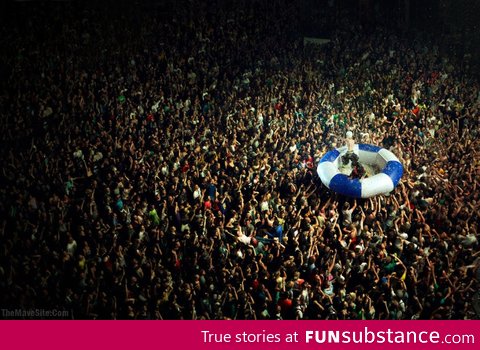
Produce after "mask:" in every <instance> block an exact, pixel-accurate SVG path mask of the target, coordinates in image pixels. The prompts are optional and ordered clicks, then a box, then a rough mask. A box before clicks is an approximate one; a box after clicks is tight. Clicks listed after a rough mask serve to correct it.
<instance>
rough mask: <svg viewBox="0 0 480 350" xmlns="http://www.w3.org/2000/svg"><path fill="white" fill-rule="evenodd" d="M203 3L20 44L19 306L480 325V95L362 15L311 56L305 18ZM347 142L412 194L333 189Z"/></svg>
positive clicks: (433, 55)
mask: <svg viewBox="0 0 480 350" xmlns="http://www.w3.org/2000/svg"><path fill="white" fill-rule="evenodd" d="M190 6H197V7H198V8H197V7H196V8H195V9H190V8H189V9H187V10H185V11H186V12H185V13H182V12H179V14H178V15H172V16H171V17H169V18H167V19H164V18H161V19H158V18H157V16H154V15H151V14H146V13H142V14H141V16H139V14H138V13H137V12H138V11H137V10H132V13H130V14H128V15H126V14H125V13H122V14H121V15H118V18H117V17H115V15H111V18H110V17H109V20H108V22H105V21H104V17H102V16H101V15H100V14H96V13H92V12H82V13H81V15H79V14H78V12H77V11H71V12H68V11H66V10H65V12H66V13H64V12H62V13H59V11H56V10H55V9H49V10H48V11H47V10H45V9H44V8H42V9H43V10H42V9H40V10H38V11H36V13H35V14H29V15H28V16H27V17H26V18H28V20H26V21H22V25H21V26H20V25H18V24H17V25H16V26H15V23H13V24H12V27H9V28H8V29H7V28H5V27H3V29H2V30H3V31H4V32H5V35H3V36H2V37H8V38H11V39H12V40H10V41H9V42H8V44H7V46H6V50H4V51H3V50H2V57H1V59H2V62H5V63H6V67H8V69H7V70H4V71H2V74H4V75H5V79H3V80H4V81H3V83H2V93H1V94H0V98H1V103H0V106H1V107H0V108H1V109H2V144H3V145H2V152H1V159H2V165H3V166H2V173H1V176H2V183H3V184H4V185H2V186H1V187H0V212H1V215H0V217H1V219H0V220H1V222H0V236H1V241H2V244H1V249H0V251H1V253H0V257H1V265H0V288H1V292H0V300H1V304H2V307H4V308H5V307H9V308H15V309H18V308H20V309H30V308H33V307H35V308H40V307H42V308H55V309H64V310H68V311H69V312H68V315H69V316H68V317H69V318H87V319H92V318H96V319H117V318H118V319H417V318H420V319H464V318H467V319H469V318H473V317H475V315H474V308H473V307H472V300H473V298H474V296H475V293H476V291H478V287H479V285H478V280H477V279H476V278H475V276H476V273H477V272H478V271H479V270H478V266H479V258H480V253H479V249H478V248H479V243H478V222H479V209H480V199H479V190H478V186H479V183H478V178H479V174H480V163H479V162H480V153H479V152H480V141H479V137H478V136H479V134H478V133H479V123H478V120H479V119H478V117H479V106H480V89H479V85H478V81H475V80H473V79H472V78H471V77H469V76H466V75H465V74H463V73H462V70H461V69H459V68H458V66H457V61H456V60H455V58H454V57H446V56H445V57H443V56H442V55H441V54H440V53H439V52H438V50H436V49H435V47H434V46H431V44H429V43H427V42H419V41H415V40H410V39H408V40H407V39H406V38H404V37H400V36H398V35H396V34H395V33H392V32H390V31H388V30H387V29H384V28H382V27H378V28H376V30H375V31H374V32H373V33H372V32H369V31H366V30H364V28H362V27H361V26H359V25H358V24H356V23H355V22H348V21H347V20H346V19H342V18H343V17H342V16H340V17H339V18H338V19H336V20H337V21H339V22H338V23H336V28H338V29H336V30H335V31H334V32H333V35H332V41H331V43H329V44H328V45H326V46H322V47H319V48H311V47H310V48H309V47H306V48H304V47H303V45H302V42H301V38H300V37H299V36H296V35H292V34H291V33H292V29H290V28H291V25H289V23H291V21H292V16H291V12H289V11H285V12H282V11H278V13H277V14H276V16H274V17H271V16H267V17H265V16H264V15H259V13H262V12H261V11H254V10H249V9H248V8H245V9H244V10H242V11H228V9H223V10H218V11H217V12H215V13H214V14H212V13H211V12H209V11H212V9H211V8H208V7H204V6H203V5H202V4H201V2H198V4H197V2H195V4H192V5H190ZM193 10H194V11H193ZM26 11H27V10H26ZM188 13H192V14H193V13H195V16H188V15H187V14H188ZM61 16H63V17H66V19H64V20H60V18H61ZM330 17H333V16H330ZM45 18H47V19H50V20H49V21H46V20H45ZM8 23H9V22H8ZM8 23H7V24H8ZM46 23H47V24H46ZM67 37H68V40H66V39H65V38H67ZM346 130H352V131H353V134H354V137H355V138H356V139H361V140H362V142H366V141H368V143H371V144H375V145H381V146H382V147H385V148H388V149H390V150H392V152H393V153H394V154H396V155H397V156H398V157H399V159H400V161H401V162H402V163H403V166H404V168H405V174H404V177H403V179H402V181H401V182H400V184H399V186H398V188H397V189H396V190H395V191H394V192H392V193H391V195H389V196H378V197H375V198H371V199H366V200H350V199H347V198H343V197H339V196H336V195H335V194H334V193H331V192H330V191H328V189H327V188H325V187H323V186H322V185H321V183H320V181H319V179H318V177H317V175H316V172H315V167H316V163H317V162H318V160H319V159H320V158H321V156H322V155H323V154H324V153H325V152H326V151H327V150H329V149H331V148H332V147H336V146H341V144H340V143H341V141H339V140H341V137H342V135H344V134H345V131H346Z"/></svg>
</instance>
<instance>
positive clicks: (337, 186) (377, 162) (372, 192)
mask: <svg viewBox="0 0 480 350" xmlns="http://www.w3.org/2000/svg"><path fill="white" fill-rule="evenodd" d="M346 152H347V147H346V146H344V147H340V148H336V149H333V150H331V151H329V152H327V153H326V154H325V155H324V156H323V157H322V159H320V162H319V163H318V167H317V173H318V175H319V176H320V179H321V180H322V183H323V184H324V185H325V186H327V187H328V188H329V189H331V190H332V191H335V192H337V193H340V194H342V195H344V196H348V197H353V198H369V197H373V196H376V195H379V194H388V193H390V192H391V191H393V190H394V189H395V187H396V186H397V185H398V182H399V181H400V179H401V177H402V175H403V166H402V164H401V163H400V161H399V160H398V158H397V157H396V156H395V155H394V154H393V153H392V152H390V151H389V150H386V149H385V148H381V147H378V146H374V145H368V144H356V145H355V147H354V151H353V152H354V153H355V154H356V155H357V156H358V158H359V159H358V161H359V163H360V164H363V165H370V166H373V167H375V168H377V169H381V170H380V172H378V173H377V174H375V175H372V176H370V177H366V178H362V179H355V178H350V177H349V176H348V175H346V174H344V173H342V171H340V169H339V166H341V162H342V156H343V155H344V154H345V153H346Z"/></svg>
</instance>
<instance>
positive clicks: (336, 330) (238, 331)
mask: <svg viewBox="0 0 480 350" xmlns="http://www.w3.org/2000/svg"><path fill="white" fill-rule="evenodd" d="M0 329H1V331H0V334H1V338H0V339H1V345H2V348H4V349H35V348H48V349H62V350H64V349H69V350H75V349H82V350H85V349H89V350H93V349H102V350H107V349H115V350H121V349H129V350H132V349H178V348H180V349H219V350H220V349H222V350H225V349H262V350H264V349H265V350H268V349H272V350H273V349H275V350H279V349H295V350H299V349H320V348H324V349H359V348H367V349H403V350H405V346H408V347H409V348H408V350H411V349H430V348H434V349H455V350H457V349H478V348H479V344H480V321H368V322H361V321H2V322H1V324H0Z"/></svg>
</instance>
